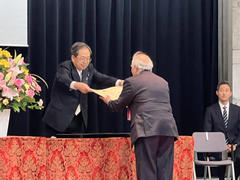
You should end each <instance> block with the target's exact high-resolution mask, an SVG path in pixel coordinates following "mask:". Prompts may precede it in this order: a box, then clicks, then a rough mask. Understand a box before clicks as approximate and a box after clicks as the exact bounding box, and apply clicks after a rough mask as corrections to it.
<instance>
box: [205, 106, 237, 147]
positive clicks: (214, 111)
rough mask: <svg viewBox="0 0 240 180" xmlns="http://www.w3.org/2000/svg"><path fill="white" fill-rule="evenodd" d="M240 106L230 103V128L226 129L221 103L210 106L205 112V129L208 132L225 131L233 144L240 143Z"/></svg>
mask: <svg viewBox="0 0 240 180" xmlns="http://www.w3.org/2000/svg"><path fill="white" fill-rule="evenodd" d="M239 125H240V107H239V106H237V105H234V104H232V103H230V106H229V117H228V128H227V130H226V128H225V125H224V120H223V116H222V112H221V109H220V106H219V103H215V104H213V105H212V106H209V107H208V108H207V109H206V112H205V120H204V131H206V132H223V133H224V134H225V137H227V138H228V139H229V143H230V144H231V143H232V144H239V143H240V135H239V134H240V133H238V131H239Z"/></svg>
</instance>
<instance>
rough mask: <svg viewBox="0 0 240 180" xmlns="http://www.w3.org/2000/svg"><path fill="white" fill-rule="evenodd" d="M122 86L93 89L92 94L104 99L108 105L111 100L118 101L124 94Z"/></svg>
mask: <svg viewBox="0 0 240 180" xmlns="http://www.w3.org/2000/svg"><path fill="white" fill-rule="evenodd" d="M122 88H123V87H122V86H114V87H110V88H106V89H101V90H96V89H91V90H92V92H94V93H96V94H98V95H100V99H102V100H103V101H104V102H105V103H108V101H110V100H116V99H118V97H119V95H120V94H121V92H122Z"/></svg>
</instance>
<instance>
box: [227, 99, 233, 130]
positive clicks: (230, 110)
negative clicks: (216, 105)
mask: <svg viewBox="0 0 240 180" xmlns="http://www.w3.org/2000/svg"><path fill="white" fill-rule="evenodd" d="M233 114H234V111H233V108H232V104H231V103H229V113H228V127H229V126H231V125H232V123H233V122H232V121H234V119H231V117H232V116H231V115H233Z"/></svg>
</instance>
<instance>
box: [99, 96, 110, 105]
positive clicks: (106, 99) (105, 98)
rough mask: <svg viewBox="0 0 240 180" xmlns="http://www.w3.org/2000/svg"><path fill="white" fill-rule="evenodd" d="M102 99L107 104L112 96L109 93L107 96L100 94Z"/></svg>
mask: <svg viewBox="0 0 240 180" xmlns="http://www.w3.org/2000/svg"><path fill="white" fill-rule="evenodd" d="M99 98H100V99H101V100H103V101H104V102H105V103H106V104H108V102H109V101H111V98H110V97H109V96H108V95H107V96H106V97H102V96H99Z"/></svg>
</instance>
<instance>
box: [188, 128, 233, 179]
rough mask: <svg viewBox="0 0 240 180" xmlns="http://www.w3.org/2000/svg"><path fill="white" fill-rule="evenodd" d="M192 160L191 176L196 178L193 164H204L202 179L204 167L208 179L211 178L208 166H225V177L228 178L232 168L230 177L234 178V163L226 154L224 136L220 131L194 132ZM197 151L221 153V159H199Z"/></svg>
mask: <svg viewBox="0 0 240 180" xmlns="http://www.w3.org/2000/svg"><path fill="white" fill-rule="evenodd" d="M192 136H193V137H194V144H195V145H194V161H193V173H194V174H193V177H194V180H196V179H197V178H196V170H195V165H200V166H204V168H205V169H204V179H206V169H207V168H208V174H209V179H210V180H211V172H210V167H218V166H223V165H225V166H227V168H226V169H227V173H228V175H227V178H228V180H229V179H230V173H231V170H232V178H233V180H235V171H234V163H233V161H232V160H231V159H229V158H228V155H227V146H226V143H225V136H224V134H223V133H222V132H194V133H193V135H192ZM197 153H221V154H222V160H219V161H210V160H209V158H207V159H206V160H199V159H198V155H197Z"/></svg>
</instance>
